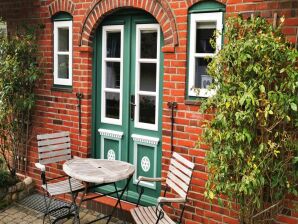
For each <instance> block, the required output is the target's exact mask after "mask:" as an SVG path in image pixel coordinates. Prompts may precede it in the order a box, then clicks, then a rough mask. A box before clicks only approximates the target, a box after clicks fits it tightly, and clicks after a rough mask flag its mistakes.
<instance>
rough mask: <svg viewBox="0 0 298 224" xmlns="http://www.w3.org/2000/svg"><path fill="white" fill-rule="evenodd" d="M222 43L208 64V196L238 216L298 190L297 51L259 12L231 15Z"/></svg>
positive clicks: (205, 106) (249, 214)
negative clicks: (233, 206) (233, 204)
mask: <svg viewBox="0 0 298 224" xmlns="http://www.w3.org/2000/svg"><path fill="white" fill-rule="evenodd" d="M224 37H225V39H226V42H227V43H226V44H224V47H223V49H222V50H221V51H220V52H219V54H218V55H217V56H216V57H215V58H214V59H213V60H212V62H211V63H210V64H209V66H208V72H209V74H210V75H211V76H212V77H213V79H214V84H213V85H212V87H211V88H216V89H217V94H216V95H214V96H213V97H211V98H209V99H208V100H207V101H206V102H205V103H204V104H203V106H202V109H203V111H206V110H207V109H210V108H215V111H216V112H215V118H214V120H212V121H211V122H210V123H209V124H208V128H207V129H206V132H205V140H206V142H208V143H210V145H211V149H210V151H209V152H208V153H207V157H206V160H207V164H208V169H209V179H208V181H207V184H206V192H205V195H206V197H207V198H209V199H213V198H214V197H216V196H218V198H219V202H221V201H222V200H221V199H220V195H221V194H224V195H227V196H228V197H229V199H230V200H233V199H236V201H237V202H238V203H239V205H240V208H241V209H240V211H241V217H242V222H245V223H250V222H251V217H252V216H253V215H254V214H256V213H257V212H259V211H260V210H262V209H264V208H265V207H266V204H267V203H276V202H278V201H279V200H281V199H283V198H284V196H285V195H286V194H288V193H290V194H291V193H293V194H295V195H297V183H298V182H297V179H298V178H297V177H298V172H297V171H298V170H297V165H298V164H297V163H298V147H297V146H298V144H297V126H298V115H297V114H298V113H297V104H298V91H297V90H298V71H297V59H298V52H297V50H296V49H294V48H293V47H292V46H291V45H290V44H289V43H288V42H287V41H286V40H285V38H284V36H283V35H282V34H281V26H279V27H278V28H276V29H274V28H273V27H272V26H271V25H269V24H268V23H267V22H266V20H264V19H262V18H252V19H250V20H243V19H242V18H240V17H238V18H230V19H229V20H228V21H227V25H226V31H225V35H224Z"/></svg>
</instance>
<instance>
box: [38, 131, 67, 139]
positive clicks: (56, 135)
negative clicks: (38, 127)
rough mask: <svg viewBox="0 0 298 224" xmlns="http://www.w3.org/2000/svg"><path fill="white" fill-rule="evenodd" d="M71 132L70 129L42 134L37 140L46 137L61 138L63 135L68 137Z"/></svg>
mask: <svg viewBox="0 0 298 224" xmlns="http://www.w3.org/2000/svg"><path fill="white" fill-rule="evenodd" d="M68 136H69V132H68V131H62V132H57V133H51V134H42V135H37V140H38V141H39V140H44V139H51V138H61V137H68Z"/></svg>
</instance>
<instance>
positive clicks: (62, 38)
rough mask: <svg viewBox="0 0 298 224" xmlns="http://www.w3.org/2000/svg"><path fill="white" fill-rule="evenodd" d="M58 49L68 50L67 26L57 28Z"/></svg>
mask: <svg viewBox="0 0 298 224" xmlns="http://www.w3.org/2000/svg"><path fill="white" fill-rule="evenodd" d="M58 51H69V30H68V27H63V28H58Z"/></svg>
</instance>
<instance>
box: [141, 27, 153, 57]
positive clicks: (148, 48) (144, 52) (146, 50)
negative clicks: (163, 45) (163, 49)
mask: <svg viewBox="0 0 298 224" xmlns="http://www.w3.org/2000/svg"><path fill="white" fill-rule="evenodd" d="M140 51H141V54H140V55H141V58H156V56H157V31H154V30H142V31H141V49H140Z"/></svg>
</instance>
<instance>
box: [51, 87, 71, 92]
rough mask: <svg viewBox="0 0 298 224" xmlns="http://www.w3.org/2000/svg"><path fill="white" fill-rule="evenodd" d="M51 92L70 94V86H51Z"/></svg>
mask: <svg viewBox="0 0 298 224" xmlns="http://www.w3.org/2000/svg"><path fill="white" fill-rule="evenodd" d="M51 90H52V91H57V92H66V93H72V86H64V85H53V86H52V88H51Z"/></svg>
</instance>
